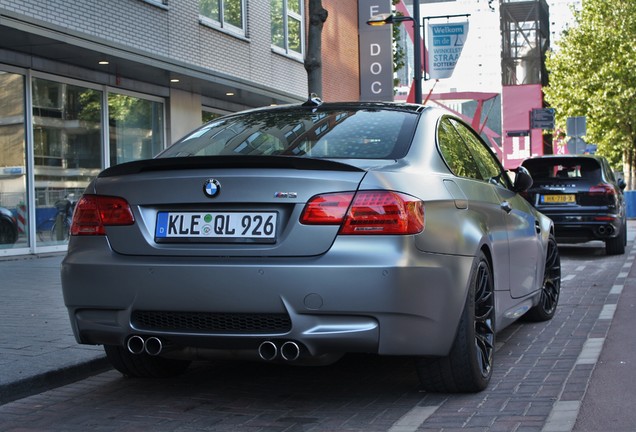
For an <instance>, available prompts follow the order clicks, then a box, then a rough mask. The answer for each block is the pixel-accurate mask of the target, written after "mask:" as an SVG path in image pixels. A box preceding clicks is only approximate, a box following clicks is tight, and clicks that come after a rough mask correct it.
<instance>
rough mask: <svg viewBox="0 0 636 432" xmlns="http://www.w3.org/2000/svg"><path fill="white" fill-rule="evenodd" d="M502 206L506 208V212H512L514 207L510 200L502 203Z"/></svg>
mask: <svg viewBox="0 0 636 432" xmlns="http://www.w3.org/2000/svg"><path fill="white" fill-rule="evenodd" d="M501 208H502V209H503V210H505V212H506V213H510V212H511V211H512V207H511V206H510V203H509V202H508V201H504V202H502V203H501Z"/></svg>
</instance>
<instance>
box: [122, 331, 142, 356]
mask: <svg viewBox="0 0 636 432" xmlns="http://www.w3.org/2000/svg"><path fill="white" fill-rule="evenodd" d="M144 345H145V341H144V339H143V338H142V337H141V336H137V335H134V336H131V337H129V338H128V341H127V342H126V348H128V352H129V353H131V354H141V353H143V352H144Z"/></svg>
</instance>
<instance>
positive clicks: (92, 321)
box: [62, 236, 473, 356]
mask: <svg viewBox="0 0 636 432" xmlns="http://www.w3.org/2000/svg"><path fill="white" fill-rule="evenodd" d="M361 240H362V239H361V238H353V237H351V238H339V239H338V240H337V241H336V242H335V244H334V245H333V247H332V248H331V250H330V251H329V253H328V254H325V255H322V256H317V257H305V258H273V259H272V258H231V259H230V258H202V257H194V258H193V257H137V256H121V255H118V254H115V253H113V252H112V251H111V250H110V248H109V247H108V243H107V241H106V239H105V238H104V237H93V238H73V239H72V240H71V243H70V245H69V252H68V255H67V256H66V258H65V259H64V261H63V263H62V286H63V292H64V300H65V304H66V306H67V308H68V311H69V315H70V319H71V323H72V326H73V330H74V333H75V336H76V339H77V340H78V342H80V343H87V344H106V345H125V344H126V342H127V341H128V339H129V338H130V337H131V336H133V335H138V336H141V337H142V338H148V337H153V336H154V337H158V338H160V339H161V340H162V342H163V343H164V345H171V346H176V347H190V348H200V349H221V350H254V349H256V348H257V347H258V346H259V345H260V344H262V343H263V342H264V341H272V340H273V341H277V342H280V343H284V342H285V341H294V342H296V343H298V344H299V345H300V346H301V349H302V350H304V352H305V353H307V354H309V355H311V356H319V355H322V354H329V353H344V352H367V353H378V354H383V355H446V354H447V353H448V351H449V350H450V347H451V345H452V342H453V340H454V336H455V332H456V328H457V325H458V322H459V318H460V315H461V312H462V309H463V306H464V303H465V300H466V289H467V285H468V280H469V275H470V269H471V266H472V262H473V258H472V257H466V256H453V255H438V254H430V253H422V252H420V251H417V250H416V249H415V248H414V246H412V245H409V243H411V244H412V242H411V241H410V240H408V239H404V238H401V239H398V238H396V237H390V236H386V237H382V238H378V239H377V240H376V239H374V240H373V241H372V242H369V241H368V239H367V241H365V242H361ZM80 243H81V252H80V251H79V250H80V249H79V248H76V247H75V246H79V245H80ZM405 244H406V245H405ZM405 250H406V252H405ZM352 251H355V253H352ZM270 320H271V321H270ZM263 323H265V324H263Z"/></svg>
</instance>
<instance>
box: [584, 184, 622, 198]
mask: <svg viewBox="0 0 636 432" xmlns="http://www.w3.org/2000/svg"><path fill="white" fill-rule="evenodd" d="M589 193H590V195H616V191H615V190H614V188H613V187H612V186H611V185H608V184H603V183H601V184H597V185H595V186H592V187H590V190H589Z"/></svg>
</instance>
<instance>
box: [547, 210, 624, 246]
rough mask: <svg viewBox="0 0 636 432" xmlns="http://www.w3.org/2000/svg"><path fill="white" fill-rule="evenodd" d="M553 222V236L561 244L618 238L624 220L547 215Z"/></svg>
mask: <svg viewBox="0 0 636 432" xmlns="http://www.w3.org/2000/svg"><path fill="white" fill-rule="evenodd" d="M547 216H549V217H550V218H551V219H552V221H553V222H554V230H555V236H556V239H557V241H558V242H562V243H584V242H588V241H593V240H601V241H605V240H608V239H611V238H616V237H618V236H619V235H620V234H621V232H622V230H623V229H624V224H625V222H624V220H623V219H621V218H620V217H618V216H616V215H594V216H587V215H568V214H559V215H547Z"/></svg>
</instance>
